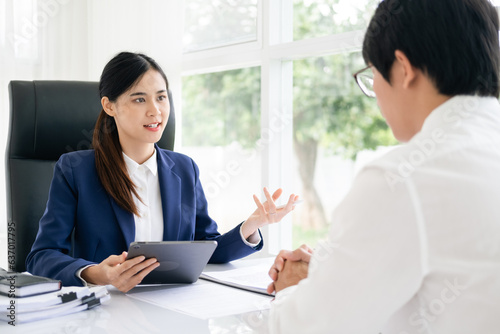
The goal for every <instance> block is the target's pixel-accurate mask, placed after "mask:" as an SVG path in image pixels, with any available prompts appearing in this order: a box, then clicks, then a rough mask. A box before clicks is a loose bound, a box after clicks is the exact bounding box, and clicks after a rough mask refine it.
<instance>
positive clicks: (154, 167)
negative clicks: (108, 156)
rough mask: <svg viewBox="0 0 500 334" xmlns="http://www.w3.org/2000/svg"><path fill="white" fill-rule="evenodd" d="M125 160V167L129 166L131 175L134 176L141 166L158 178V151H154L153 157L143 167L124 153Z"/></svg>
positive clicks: (128, 169)
mask: <svg viewBox="0 0 500 334" xmlns="http://www.w3.org/2000/svg"><path fill="white" fill-rule="evenodd" d="M122 153H123V152H122ZM123 158H124V160H125V165H126V166H127V171H128V173H129V175H134V174H135V172H136V171H137V168H139V166H144V167H146V168H147V169H149V171H150V172H151V174H153V175H154V176H156V174H157V173H158V163H157V161H156V149H155V150H154V152H153V155H152V156H151V157H150V158H149V159H148V160H146V161H145V162H144V163H143V164H142V165H139V164H138V163H137V162H135V161H134V160H132V159H131V158H130V157H129V156H127V155H126V154H125V153H123Z"/></svg>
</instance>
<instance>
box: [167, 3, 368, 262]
mask: <svg viewBox="0 0 500 334" xmlns="http://www.w3.org/2000/svg"><path fill="white" fill-rule="evenodd" d="M257 6H258V12H257V13H258V18H257V41H254V42H249V43H242V44H237V45H230V46H224V47H219V48H215V49H210V50H204V51H196V52H190V53H186V54H184V55H183V57H182V72H181V75H182V76H186V75H193V74H203V73H212V72H219V71H228V70H234V69H239V68H245V67H253V66H260V68H261V139H262V142H263V143H264V145H262V146H261V147H260V148H259V149H260V152H261V154H262V166H261V167H262V171H261V183H262V186H264V185H265V186H267V187H269V188H270V189H277V188H279V187H283V186H285V185H286V188H287V189H289V188H291V187H290V185H291V183H292V171H291V170H290V168H289V165H287V164H285V163H284V162H286V161H291V160H292V158H293V146H292V145H293V132H292V131H293V123H292V121H291V120H292V115H293V95H292V88H293V62H292V61H293V60H299V59H304V58H309V57H320V56H328V55H334V54H340V53H349V52H354V51H359V50H361V46H362V42H363V37H364V30H356V31H350V32H346V33H341V34H335V35H329V36H324V37H318V38H310V39H305V40H299V41H294V40H293V1H291V0H264V1H263V0H259V1H258V5H257ZM178 109H180V110H181V112H180V114H181V115H182V106H180V108H178ZM180 117H182V116H180ZM181 122H182V119H180V124H182V123H181ZM181 135H182V133H181V131H178V136H179V138H178V140H177V139H176V142H179V143H180V142H181V138H180V137H181ZM271 138H272V140H268V139H271ZM294 191H300V190H294ZM262 234H263V236H264V238H265V239H266V240H267V242H265V243H264V245H265V246H264V249H263V251H262V252H261V256H269V255H274V254H276V253H277V252H278V251H279V250H280V249H290V248H291V247H292V224H291V217H290V215H289V216H287V217H285V219H283V221H282V222H281V223H279V224H274V225H271V226H266V227H264V228H263V229H262Z"/></svg>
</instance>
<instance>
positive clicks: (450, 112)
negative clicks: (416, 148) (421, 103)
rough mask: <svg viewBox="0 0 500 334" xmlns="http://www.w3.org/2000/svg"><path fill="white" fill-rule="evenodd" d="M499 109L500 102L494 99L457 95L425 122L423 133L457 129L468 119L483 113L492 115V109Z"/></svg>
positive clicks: (430, 115)
mask: <svg viewBox="0 0 500 334" xmlns="http://www.w3.org/2000/svg"><path fill="white" fill-rule="evenodd" d="M492 108H495V109H498V100H497V99H496V98H494V97H480V96H474V95H456V96H454V97H452V98H450V99H449V100H447V101H446V102H444V103H443V104H441V105H440V106H438V107H437V108H436V109H434V110H433V111H432V112H431V113H430V114H429V116H427V118H426V119H425V121H424V124H423V125H422V130H421V132H424V131H430V130H433V129H435V128H438V127H439V128H447V127H450V126H451V127H456V126H459V125H460V124H462V122H465V121H466V119H467V118H469V117H474V116H477V115H479V114H481V113H487V114H488V113H491V109H492Z"/></svg>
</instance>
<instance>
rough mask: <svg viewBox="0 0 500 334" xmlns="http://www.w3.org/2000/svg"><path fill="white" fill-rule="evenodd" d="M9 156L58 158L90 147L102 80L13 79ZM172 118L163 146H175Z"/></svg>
mask: <svg viewBox="0 0 500 334" xmlns="http://www.w3.org/2000/svg"><path fill="white" fill-rule="evenodd" d="M9 94H10V108H11V111H10V112H11V114H10V115H11V119H10V122H11V127H10V136H9V138H10V142H9V156H10V157H11V158H12V157H16V158H21V159H43V160H54V161H55V160H58V159H59V157H60V156H61V155H62V154H63V153H67V152H71V151H77V150H85V149H89V148H90V145H91V143H92V134H93V130H94V126H95V122H96V120H97V117H98V115H99V113H100V112H101V109H102V107H101V99H100V97H99V83H98V82H88V81H11V82H10V84H9ZM169 99H170V106H171V107H170V109H171V110H170V117H169V120H168V123H167V128H166V129H165V131H164V134H163V137H162V139H161V140H160V142H158V145H159V146H160V147H162V148H166V149H169V150H172V149H173V144H174V136H175V116H174V108H173V103H172V98H171V94H170V92H169Z"/></svg>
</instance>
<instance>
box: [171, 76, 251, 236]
mask: <svg viewBox="0 0 500 334" xmlns="http://www.w3.org/2000/svg"><path fill="white" fill-rule="evenodd" d="M259 138H260V67H253V68H244V69H238V70H233V71H225V72H217V73H209V74H203V75H192V76H186V77H184V78H183V79H182V148H180V151H181V152H183V153H185V154H187V155H189V156H190V157H192V158H193V159H194V160H195V162H196V163H197V164H198V166H199V168H200V180H201V182H202V185H203V188H204V191H205V195H206V197H207V200H208V204H209V206H208V208H209V213H210V215H211V217H212V218H213V219H214V220H215V221H217V223H218V225H219V230H220V231H221V232H225V231H227V230H229V229H231V228H232V227H234V226H235V225H236V224H238V223H240V222H242V221H243V220H244V219H246V218H247V217H248V216H249V215H250V214H251V213H252V212H253V211H254V210H255V208H256V206H255V203H254V201H253V198H252V194H254V193H255V194H257V195H259V194H260V193H261V190H260V184H261V172H260V171H261V167H260V166H261V154H260V151H261V147H260V146H259V141H258V139H259Z"/></svg>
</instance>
